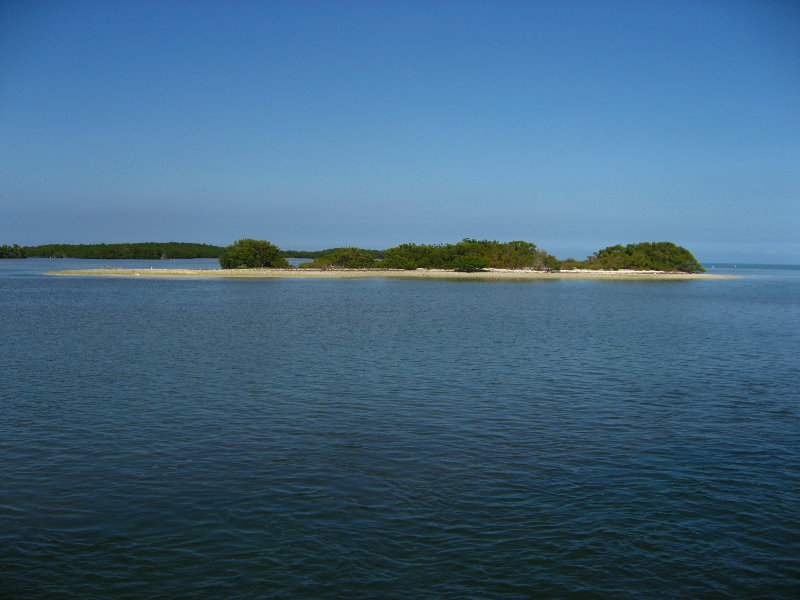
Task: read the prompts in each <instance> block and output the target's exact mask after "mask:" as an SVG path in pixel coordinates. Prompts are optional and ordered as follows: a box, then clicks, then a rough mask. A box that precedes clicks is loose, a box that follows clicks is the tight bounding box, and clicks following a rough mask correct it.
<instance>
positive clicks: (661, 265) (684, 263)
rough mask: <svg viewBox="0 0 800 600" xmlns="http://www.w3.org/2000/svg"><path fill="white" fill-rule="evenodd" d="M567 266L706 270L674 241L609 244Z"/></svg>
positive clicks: (689, 271)
mask: <svg viewBox="0 0 800 600" xmlns="http://www.w3.org/2000/svg"><path fill="white" fill-rule="evenodd" d="M563 266H564V267H565V268H576V269H607V270H612V271H616V270H619V269H634V270H637V271H683V272H685V273H697V272H700V273H702V272H705V269H704V268H703V267H702V265H701V264H700V263H699V262H697V259H695V257H694V256H692V253H691V252H689V251H688V250H687V249H686V248H684V247H682V246H676V245H675V244H673V243H672V242H642V243H640V244H628V245H627V246H622V245H620V244H618V245H616V246H609V247H608V248H603V249H602V250H600V251H598V252H595V253H594V254H593V255H592V256H590V257H589V258H587V259H586V260H585V261H582V262H581V261H576V260H574V259H568V260H566V261H564V263H563Z"/></svg>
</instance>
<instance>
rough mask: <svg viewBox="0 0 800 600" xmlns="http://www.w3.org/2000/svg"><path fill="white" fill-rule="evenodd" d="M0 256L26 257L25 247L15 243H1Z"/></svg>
mask: <svg viewBox="0 0 800 600" xmlns="http://www.w3.org/2000/svg"><path fill="white" fill-rule="evenodd" d="M0 258H28V253H27V252H26V251H25V248H23V247H21V246H17V245H16V244H14V245H13V246H9V245H8V244H3V245H2V246H0Z"/></svg>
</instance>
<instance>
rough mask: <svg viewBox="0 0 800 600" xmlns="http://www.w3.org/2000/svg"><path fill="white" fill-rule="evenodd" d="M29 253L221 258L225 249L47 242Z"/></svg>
mask: <svg viewBox="0 0 800 600" xmlns="http://www.w3.org/2000/svg"><path fill="white" fill-rule="evenodd" d="M24 250H25V252H27V255H28V256H37V257H46V258H47V257H52V258H137V259H160V258H164V259H166V258H218V257H219V255H220V254H221V253H222V251H223V250H224V248H223V247H222V246H211V245H209V244H192V243H187V242H137V243H130V244H45V245H42V246H26V247H25V248H24Z"/></svg>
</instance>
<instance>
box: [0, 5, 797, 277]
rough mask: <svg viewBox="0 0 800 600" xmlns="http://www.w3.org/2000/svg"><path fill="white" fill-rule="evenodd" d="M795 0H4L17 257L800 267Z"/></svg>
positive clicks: (2, 188)
mask: <svg viewBox="0 0 800 600" xmlns="http://www.w3.org/2000/svg"><path fill="white" fill-rule="evenodd" d="M798 56H800V9H798V8H797V7H795V6H794V5H791V4H790V3H782V2H755V1H753V2H745V1H741V2H707V3H692V2H670V3H667V2H647V3H644V2H643V3H629V2H563V3H543V2H541V3H540V2H532V3H523V2H501V3H488V2H468V3H423V2H398V3H355V2H337V3H311V2H309V3H288V2H270V3H245V2H232V3H222V2H213V1H211V2H198V3H191V4H189V3H178V2H164V3H157V4H156V3H152V4H146V3H138V2H109V3H101V2H80V3H23V2H10V3H4V4H3V6H2V7H0V140H2V142H0V243H18V244H21V245H35V244H45V243H100V242H107V243H111V242H133V241H167V240H175V241H191V242H203V243H210V244H218V245H226V244H229V243H231V242H232V241H233V240H235V239H239V238H244V237H254V238H258V239H269V240H270V241H272V242H273V243H275V244H277V245H278V246H280V247H282V248H284V249H289V248H290V249H309V250H314V249H322V248H328V247H335V246H345V245H354V246H359V247H364V248H387V247H391V246H395V245H397V244H400V243H403V242H418V243H445V242H455V241H458V240H460V239H462V238H464V237H476V238H489V239H498V240H500V241H508V240H513V239H524V240H529V241H532V242H535V243H536V244H537V245H538V246H539V247H540V248H543V249H545V250H546V251H548V252H550V253H552V254H554V255H556V256H558V257H559V258H567V257H570V256H573V257H575V258H579V259H581V258H584V257H585V256H586V255H588V254H591V253H592V252H594V251H595V250H598V249H600V248H602V247H605V246H609V245H613V244H617V243H623V244H624V243H631V242H639V241H660V240H669V241H673V242H675V243H677V244H679V245H682V246H685V247H686V248H688V249H690V250H691V251H692V252H693V253H694V255H695V256H696V257H697V258H698V259H699V260H700V261H701V262H707V261H720V262H721V261H741V262H768V263H800V236H798V232H800V208H799V207H800V144H798V140H800V118H798V117H800V115H799V114H798V106H800V65H799V64H798V60H797V58H798Z"/></svg>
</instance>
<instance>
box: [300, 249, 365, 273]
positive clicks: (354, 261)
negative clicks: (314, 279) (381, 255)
mask: <svg viewBox="0 0 800 600" xmlns="http://www.w3.org/2000/svg"><path fill="white" fill-rule="evenodd" d="M374 266H375V258H373V256H372V254H371V253H370V252H369V251H368V250H362V249H361V248H337V249H336V250H331V251H328V253H327V254H323V255H322V256H320V257H319V258H316V259H315V260H313V261H312V262H310V263H303V264H301V265H300V267H301V268H310V269H369V268H371V267H374Z"/></svg>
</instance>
